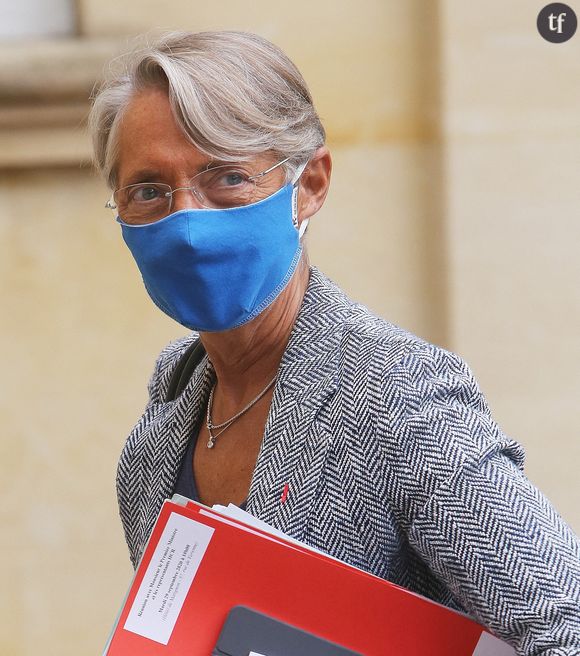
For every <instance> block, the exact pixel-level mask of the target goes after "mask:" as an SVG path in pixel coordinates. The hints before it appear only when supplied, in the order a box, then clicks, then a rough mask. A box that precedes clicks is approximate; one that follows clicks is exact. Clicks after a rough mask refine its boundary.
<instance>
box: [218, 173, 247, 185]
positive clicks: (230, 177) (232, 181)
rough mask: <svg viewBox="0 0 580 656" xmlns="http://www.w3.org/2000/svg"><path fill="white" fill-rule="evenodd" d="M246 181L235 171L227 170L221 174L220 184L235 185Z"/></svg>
mask: <svg viewBox="0 0 580 656" xmlns="http://www.w3.org/2000/svg"><path fill="white" fill-rule="evenodd" d="M245 181H246V179H245V177H244V176H243V175H242V174H241V173H238V172H237V171H229V172H228V173H225V174H224V175H223V176H221V180H220V184H223V185H225V186H227V187H235V186H236V185H240V184H243V183H244V182H245Z"/></svg>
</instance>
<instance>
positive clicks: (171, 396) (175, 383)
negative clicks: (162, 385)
mask: <svg viewBox="0 0 580 656" xmlns="http://www.w3.org/2000/svg"><path fill="white" fill-rule="evenodd" d="M204 355H205V349H204V347H203V344H202V343H201V339H196V340H195V342H193V344H191V345H190V346H189V347H188V348H187V350H186V351H185V352H184V353H183V355H182V356H181V358H180V359H179V362H178V363H177V367H175V370H174V371H173V374H171V380H170V381H169V387H168V388H167V394H166V395H165V401H166V402H167V401H175V399H176V398H177V397H178V396H179V395H180V394H181V392H183V390H184V389H185V387H186V385H187V383H188V382H189V380H190V378H191V376H192V375H193V372H194V371H195V368H196V367H197V365H198V364H199V363H200V362H201V360H202V358H203V356H204Z"/></svg>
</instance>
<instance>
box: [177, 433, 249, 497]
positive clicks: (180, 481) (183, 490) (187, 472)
mask: <svg viewBox="0 0 580 656" xmlns="http://www.w3.org/2000/svg"><path fill="white" fill-rule="evenodd" d="M199 428H200V427H199V426H197V427H196V428H195V429H194V430H193V432H192V434H191V437H190V438H189V443H188V445H187V450H186V451H185V455H184V456H183V460H182V461H181V465H180V466H179V474H178V475H177V480H176V481H175V487H174V488H173V494H181V496H183V497H187V498H188V499H192V500H193V501H197V502H198V503H201V501H200V500H199V494H198V492H197V485H196V484H195V475H194V473H193V451H194V449H195V444H196V442H197V437H198V435H199ZM246 503H247V500H246V501H244V502H243V503H241V504H240V508H241V509H242V510H245V509H246Z"/></svg>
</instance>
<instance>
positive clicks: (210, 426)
mask: <svg viewBox="0 0 580 656" xmlns="http://www.w3.org/2000/svg"><path fill="white" fill-rule="evenodd" d="M277 376H278V374H276V376H274V378H272V380H271V381H270V382H269V383H268V384H267V385H266V387H264V389H263V390H262V391H261V392H260V393H259V394H258V396H256V397H255V398H253V399H252V400H251V401H250V402H249V403H248V404H247V405H246V406H245V407H243V408H242V409H241V410H240V411H239V412H238V413H237V414H235V415H234V416H233V417H230V418H229V419H228V420H226V421H223V422H222V423H221V424H214V423H213V422H212V420H211V409H212V406H213V392H214V390H215V384H214V385H213V387H212V388H211V391H210V393H209V399H208V402H207V414H206V418H205V425H206V426H207V432H208V433H209V440H208V442H207V448H208V449H213V447H214V445H215V441H216V440H217V438H218V437H219V436H220V435H221V434H222V433H223V432H224V431H225V430H227V429H228V428H229V427H230V426H231V425H232V424H233V423H234V421H236V419H239V418H240V417H241V416H242V415H243V414H244V413H246V412H248V410H249V409H250V408H251V407H252V406H254V405H255V404H256V403H258V401H259V400H260V399H261V398H262V397H263V396H264V394H265V393H266V392H267V391H268V390H269V389H270V387H272V385H273V384H274V383H275V382H276V378H277ZM220 428H221V430H219V429H220ZM216 429H218V430H219V432H218V433H215V434H214V433H213V432H212V431H214V430H216Z"/></svg>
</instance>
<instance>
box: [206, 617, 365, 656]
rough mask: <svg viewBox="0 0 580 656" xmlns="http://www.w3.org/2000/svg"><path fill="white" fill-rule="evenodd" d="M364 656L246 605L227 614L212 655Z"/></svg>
mask: <svg viewBox="0 0 580 656" xmlns="http://www.w3.org/2000/svg"><path fill="white" fill-rule="evenodd" d="M252 651H255V652H257V653H259V654H263V655H264V656H305V655H306V654H308V656H363V654H360V653H359V652H354V651H352V650H351V649H347V648H346V647H341V646H340V645H337V644H335V643H333V642H329V641H328V640H325V639H324V638H319V637H318V636H316V635H314V634H313V633H308V632H307V631H304V630H302V629H300V628H298V627H296V626H292V625H290V624H287V623H286V622H282V621H281V620H277V619H275V618H273V617H269V616H268V615H264V614H263V613H260V612H259V611H256V610H252V609H251V608H247V607H245V606H234V608H232V609H231V611H230V612H229V613H228V616H227V619H226V621H225V624H224V626H223V629H222V631H221V633H220V636H219V638H218V641H217V644H216V646H215V647H214V651H213V653H212V656H248V654H249V653H250V652H252Z"/></svg>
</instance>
